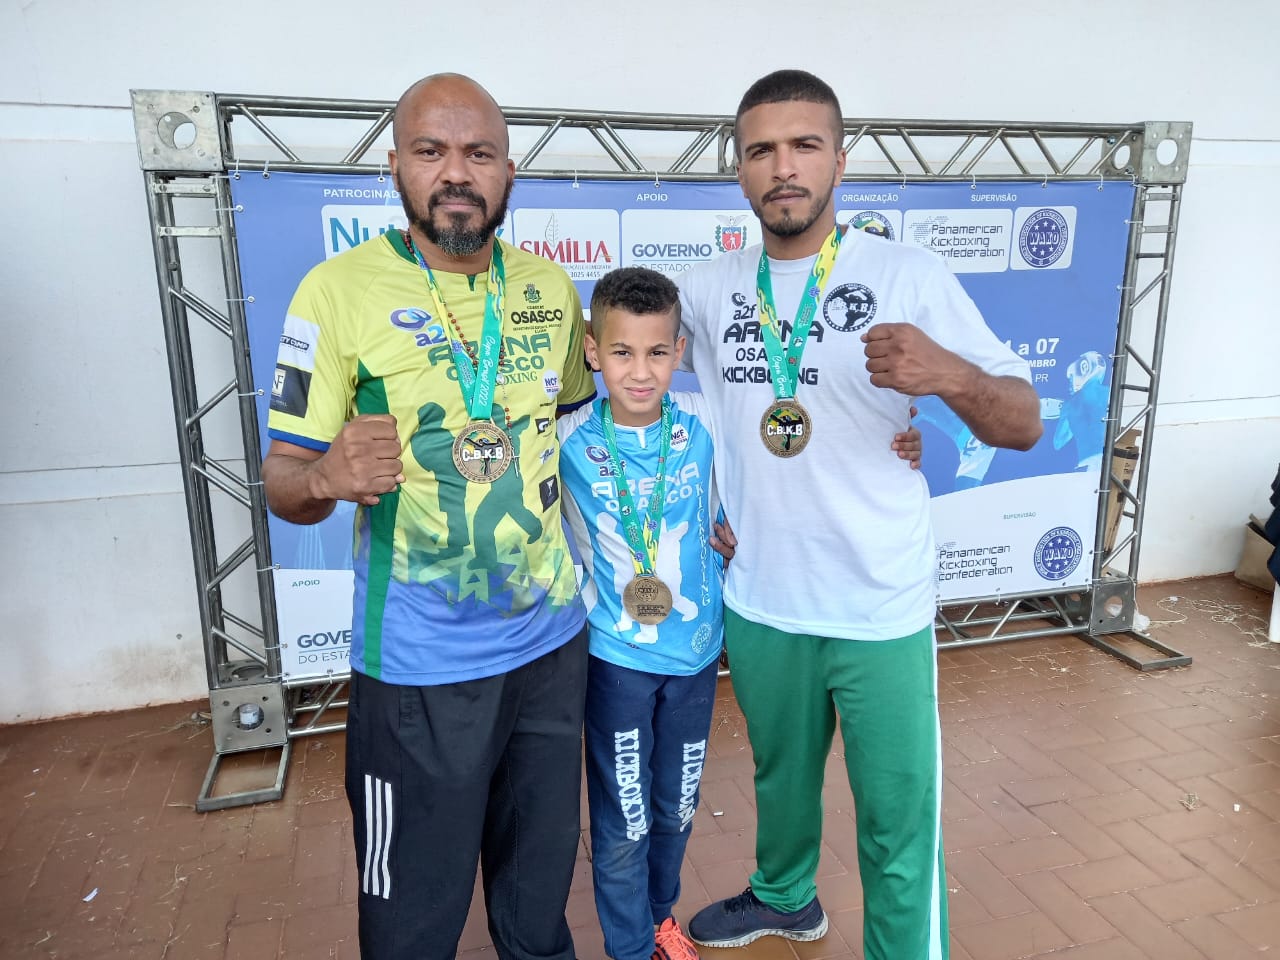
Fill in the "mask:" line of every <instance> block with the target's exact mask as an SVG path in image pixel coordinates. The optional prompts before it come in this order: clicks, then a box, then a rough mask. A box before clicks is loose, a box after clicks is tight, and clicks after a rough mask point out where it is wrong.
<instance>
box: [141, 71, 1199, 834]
mask: <svg viewBox="0 0 1280 960" xmlns="http://www.w3.org/2000/svg"><path fill="white" fill-rule="evenodd" d="M132 99H133V112H134V125H135V131H136V135H137V140H138V154H139V159H140V164H141V167H142V171H143V180H144V186H145V189H146V195H147V205H148V210H149V213H150V219H151V228H152V242H153V246H154V252H155V260H156V273H157V280H158V283H159V289H160V303H161V313H162V317H163V322H164V330H165V339H166V344H167V349H168V356H169V369H170V375H171V378H172V383H173V403H174V417H175V421H176V425H177V432H178V450H179V459H180V463H181V466H182V473H183V483H184V487H185V492H186V498H187V510H188V518H189V523H190V536H191V547H192V553H193V559H194V563H195V574H196V583H197V591H198V602H199V607H200V619H201V629H202V636H203V641H204V652H205V663H206V667H207V671H208V681H209V700H210V706H211V713H212V720H213V732H214V756H213V759H212V761H211V763H210V766H209V771H208V775H207V776H206V778H205V782H204V784H203V786H202V787H201V791H200V795H199V797H198V798H197V801H196V807H197V809H199V810H212V809H217V808H220V807H227V806H233V805H238V804H244V803H253V802H257V801H260V800H269V799H277V798H279V797H280V796H281V795H282V794H283V789H284V779H285V774H286V772H287V768H288V763H289V755H290V745H291V742H292V741H293V740H294V739H296V738H298V737H301V736H307V735H310V734H314V733H323V732H329V731H334V730H339V729H342V727H343V725H344V723H343V720H342V718H341V717H340V716H339V711H340V710H341V708H343V707H345V705H346V701H345V699H344V695H345V690H346V682H345V681H346V678H345V677H343V676H335V677H332V678H329V679H327V680H326V679H308V680H303V681H299V682H296V683H294V684H286V683H284V682H283V681H282V678H281V670H280V655H279V654H280V648H279V637H278V635H277V630H276V616H275V594H274V587H273V583H272V579H271V570H272V563H271V549H270V543H269V541H268V536H267V522H266V506H265V498H264V496H263V492H262V486H261V478H260V475H259V469H260V453H259V452H260V450H261V446H260V438H259V435H258V426H257V418H256V414H255V396H256V393H257V391H256V389H255V387H254V386H253V382H252V373H251V369H250V363H249V347H248V338H247V331H246V321H245V311H244V303H245V301H244V299H243V294H242V291H241V289H240V279H239V276H240V275H239V265H238V260H237V253H236V244H235V223H234V217H233V214H234V210H233V209H232V202H231V191H230V187H229V182H228V181H229V179H231V178H235V177H240V176H246V175H257V176H270V173H271V172H272V171H291V172H343V173H367V174H376V175H379V176H385V174H386V166H385V164H384V163H382V162H381V158H382V157H384V156H385V150H386V148H387V147H389V146H390V127H391V121H392V115H393V109H394V104H393V103H391V102H388V101H370V100H331V99H317V98H298V97H271V96H239V95H232V94H214V93H207V92H189V91H170V90H135V91H133V96H132ZM504 112H505V114H506V117H507V122H508V125H509V127H510V128H511V131H512V152H513V154H514V155H515V156H518V157H519V158H520V159H519V162H518V163H517V175H518V176H521V177H540V178H551V177H555V178H581V179H610V180H619V179H623V180H636V181H642V180H653V181H655V182H657V183H659V184H660V183H661V181H663V180H669V181H670V180H723V179H725V178H727V177H732V176H733V157H732V118H731V117H726V116H703V115H690V114H683V115H682V114H642V113H602V112H588V111H568V110H565V111H559V110H527V109H518V108H506V109H505V110H504ZM845 134H846V141H845V147H846V150H847V152H848V163H847V167H846V171H845V179H846V180H854V181H881V182H900V183H901V184H902V185H903V186H906V185H908V184H910V183H922V182H941V181H951V182H969V183H971V184H973V185H974V186H975V187H977V185H978V184H979V183H981V182H983V181H1011V180H1012V181H1026V182H1031V183H1035V182H1039V183H1048V182H1049V181H1051V180H1052V181H1054V182H1059V181H1068V180H1071V181H1082V180H1084V181H1093V180H1096V181H1098V183H1099V186H1100V187H1101V186H1103V185H1104V184H1105V183H1106V182H1107V181H1131V182H1132V183H1133V184H1134V185H1135V186H1136V188H1137V190H1136V194H1135V202H1134V207H1133V213H1132V217H1131V220H1130V234H1129V252H1128V260H1127V264H1126V270H1125V280H1124V290H1123V296H1122V301H1121V316H1120V328H1119V335H1118V339H1117V346H1116V351H1115V357H1114V359H1115V373H1114V376H1113V388H1112V397H1111V409H1110V413H1109V419H1108V423H1107V435H1106V440H1107V443H1106V450H1107V456H1106V460H1105V462H1104V470H1103V483H1102V489H1100V490H1099V491H1098V495H1099V498H1100V505H1101V508H1100V510H1099V521H1098V530H1097V537H1096V543H1097V548H1096V550H1095V552H1094V555H1093V577H1094V583H1093V586H1092V587H1090V588H1088V589H1084V590H1081V589H1074V590H1069V591H1059V592H1048V593H1038V594H1035V595H1017V596H1004V597H1000V596H995V597H985V598H975V599H973V600H970V601H966V602H964V603H962V604H956V605H952V606H948V607H947V608H945V609H943V610H940V611H939V614H938V628H937V629H938V638H939V642H940V644H942V645H945V646H973V645H980V644H989V643H998V642H1004V641H1008V640H1016V639H1023V638H1031V637H1044V636H1053V635H1064V634H1069V635H1075V636H1079V637H1081V638H1082V639H1084V640H1086V641H1089V642H1092V643H1095V644H1099V645H1102V646H1105V647H1106V648H1107V649H1109V650H1111V651H1112V652H1113V653H1115V654H1116V655H1117V656H1120V657H1121V658H1123V659H1125V660H1126V661H1127V662H1129V663H1131V664H1132V665H1133V666H1135V667H1139V668H1140V669H1150V668H1152V667H1157V666H1174V665H1180V664H1184V663H1189V662H1190V658H1188V657H1185V656H1182V655H1181V654H1179V653H1178V652H1177V651H1175V650H1171V649H1169V648H1167V647H1164V646H1163V645H1161V644H1158V643H1156V642H1155V641H1153V640H1151V639H1150V638H1144V637H1140V636H1138V635H1136V634H1133V633H1132V632H1131V631H1132V629H1133V624H1134V617H1135V612H1136V611H1135V600H1134V597H1135V577H1136V574H1137V568H1138V557H1139V546H1140V543H1141V534H1142V523H1143V515H1144V507H1145V495H1146V488H1147V480H1148V472H1149V466H1150V457H1149V448H1150V442H1151V437H1152V434H1153V431H1154V428H1155V405H1156V398H1157V393H1158V388H1159V382H1160V356H1161V350H1162V347H1163V342H1164V328H1165V317H1166V312H1167V307H1168V298H1169V282H1170V275H1171V270H1172V265H1173V253H1174V240H1175V238H1176V234H1177V223H1178V208H1179V203H1180V199H1181V186H1182V184H1183V183H1184V182H1185V180H1186V173H1187V160H1188V154H1189V151H1190V145H1191V124H1189V123H1167V122H1148V123H1134V124H1077V123H979V122H944V121H920V120H855V119H846V121H845ZM316 144H321V145H322V146H316ZM192 278H197V279H192ZM200 278H203V279H204V280H205V281H206V283H205V285H204V286H203V287H202V286H201V285H200V283H199V282H198V281H199V279H200ZM202 291H203V292H202ZM193 318H194V319H195V320H196V321H198V323H197V324H196V325H194V326H193V324H192V322H191V321H192V319H193ZM200 323H203V324H204V327H205V328H206V329H208V330H212V331H213V332H214V334H215V337H214V341H215V343H220V344H221V346H220V347H219V346H211V345H210V344H209V343H207V342H205V343H202V342H200V338H199V337H198V336H197V335H196V330H197V329H199V328H200ZM228 409H229V410H230V411H232V414H233V415H232V417H231V419H232V420H233V421H234V422H235V423H236V424H238V436H237V437H235V438H234V439H235V442H234V443H233V444H232V446H233V447H234V450H233V451H232V452H230V453H228V454H227V455H225V456H221V457H219V456H216V455H215V454H214V452H213V450H214V448H216V447H217V446H218V440H219V439H225V436H223V437H221V438H220V437H219V436H218V435H217V428H216V426H215V424H214V420H215V416H216V415H217V412H218V411H224V410H228ZM224 416H226V415H225V414H224ZM1131 428H1132V429H1136V430H1138V431H1139V432H1140V435H1141V437H1142V447H1141V449H1140V452H1139V454H1138V457H1137V471H1136V474H1135V475H1134V476H1133V477H1132V478H1131V479H1128V480H1126V479H1123V478H1122V476H1121V475H1120V474H1119V471H1118V470H1117V469H1116V468H1117V465H1118V464H1119V462H1120V458H1118V457H1113V456H1112V452H1113V447H1114V444H1115V442H1116V441H1117V439H1118V438H1120V437H1121V436H1122V435H1124V434H1125V432H1126V431H1127V430H1129V429H1131ZM227 432H228V431H227V430H224V431H223V434H224V435H225V434H226V433H227ZM230 432H232V433H234V432H237V431H235V430H232V431H230ZM1113 501H1114V503H1115V507H1114V508H1113V510H1115V511H1118V520H1119V530H1118V534H1113V536H1114V545H1112V544H1111V542H1110V538H1109V537H1108V536H1107V533H1108V531H1107V530H1106V515H1107V509H1106V508H1107V505H1108V504H1111V503H1113ZM227 544H230V545H229V546H228V545H227ZM237 572H239V573H238V574H237ZM233 580H238V585H239V587H240V589H238V590H237V589H236V585H237V584H235V583H233ZM1116 634H1127V635H1128V636H1129V637H1130V638H1137V639H1138V640H1140V641H1141V642H1142V643H1143V644H1145V645H1146V646H1147V647H1150V648H1152V649H1154V650H1156V651H1158V652H1159V653H1160V654H1161V657H1160V658H1159V659H1157V660H1154V661H1153V660H1141V659H1139V658H1138V657H1136V656H1134V655H1133V653H1132V652H1131V650H1126V649H1124V648H1122V647H1120V646H1119V645H1117V644H1115V643H1114V642H1112V641H1109V640H1106V639H1104V637H1106V636H1107V635H1116ZM265 748H279V750H280V757H279V761H278V765H277V768H276V776H275V781H274V784H272V785H270V786H268V787H264V788H262V789H254V790H245V791H241V792H238V793H232V794H228V795H223V796H218V797H215V796H214V795H213V789H214V781H215V779H216V778H217V776H218V772H219V764H220V762H221V760H222V758H223V757H224V756H225V755H227V754H234V753H239V752H242V751H248V750H257V749H265Z"/></svg>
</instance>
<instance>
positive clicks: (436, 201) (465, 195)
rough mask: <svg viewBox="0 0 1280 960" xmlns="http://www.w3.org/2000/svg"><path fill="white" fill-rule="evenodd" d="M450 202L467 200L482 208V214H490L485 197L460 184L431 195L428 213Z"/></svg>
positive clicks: (451, 185) (428, 202)
mask: <svg viewBox="0 0 1280 960" xmlns="http://www.w3.org/2000/svg"><path fill="white" fill-rule="evenodd" d="M449 200H465V201H466V202H467V203H474V204H475V205H476V206H477V207H479V208H480V212H481V213H486V214H487V213H488V212H489V205H488V204H487V203H485V202H484V197H482V196H480V194H478V193H476V192H475V191H474V190H471V189H469V188H467V187H464V186H460V185H458V184H450V185H449V186H447V187H443V188H441V189H440V190H437V191H436V192H435V193H433V194H432V195H431V199H430V200H428V201H427V212H428V213H430V212H431V211H433V210H435V208H436V207H438V206H439V205H440V204H442V203H445V202H447V201H449Z"/></svg>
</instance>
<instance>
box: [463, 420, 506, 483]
mask: <svg viewBox="0 0 1280 960" xmlns="http://www.w3.org/2000/svg"><path fill="white" fill-rule="evenodd" d="M514 453H515V450H514V448H513V447H512V444H511V438H510V437H508V436H507V434H506V431H505V430H503V429H502V428H501V427H499V426H498V425H497V424H496V423H492V422H490V421H488V420H472V421H471V422H470V423H469V424H467V426H466V428H465V429H463V431H462V433H461V434H459V436H458V439H457V440H455V441H453V464H454V466H456V467H457V468H458V472H459V473H460V474H462V475H463V476H464V477H465V478H466V479H468V480H470V481H471V482H472V483H493V481H495V480H497V479H498V478H499V477H500V476H502V475H503V474H504V473H506V472H507V468H508V467H510V466H511V459H512V457H513V455H514Z"/></svg>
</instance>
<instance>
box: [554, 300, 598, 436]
mask: <svg viewBox="0 0 1280 960" xmlns="http://www.w3.org/2000/svg"><path fill="white" fill-rule="evenodd" d="M565 283H566V286H567V287H568V300H569V303H568V307H569V309H568V310H566V311H565V312H566V314H567V315H568V317H569V346H568V352H567V353H566V354H565V362H564V363H565V370H564V382H563V384H561V389H560V395H559V396H558V397H557V398H556V407H557V412H558V413H561V414H563V413H565V412H567V411H570V410H575V409H577V408H578V407H581V406H582V405H583V404H585V403H587V402H588V401H590V400H591V399H592V398H594V397H595V395H596V381H595V378H594V377H592V375H591V368H590V367H588V366H587V354H586V350H585V347H584V345H583V341H584V339H585V337H586V334H587V321H586V319H585V318H584V317H583V315H582V300H581V299H580V298H579V297H578V290H577V288H576V287H574V285H573V283H572V282H571V281H569V280H568V279H567V278H566V281H565Z"/></svg>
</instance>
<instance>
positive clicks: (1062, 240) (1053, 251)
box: [1018, 207, 1070, 267]
mask: <svg viewBox="0 0 1280 960" xmlns="http://www.w3.org/2000/svg"><path fill="white" fill-rule="evenodd" d="M1068 240H1070V231H1069V230H1068V229H1067V219H1066V217H1064V216H1063V215H1062V214H1060V213H1059V212H1058V211H1057V210H1054V209H1053V208H1052V207H1042V208H1041V209H1039V210H1037V211H1036V212H1035V213H1033V214H1031V216H1029V217H1027V222H1026V223H1024V224H1023V225H1022V229H1021V230H1020V231H1018V252H1019V253H1021V254H1022V259H1023V260H1025V261H1026V262H1027V263H1028V264H1030V265H1031V266H1033V267H1051V266H1053V265H1054V264H1055V263H1057V262H1058V261H1059V260H1061V259H1062V255H1063V254H1064V253H1066V252H1067V242H1068Z"/></svg>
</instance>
